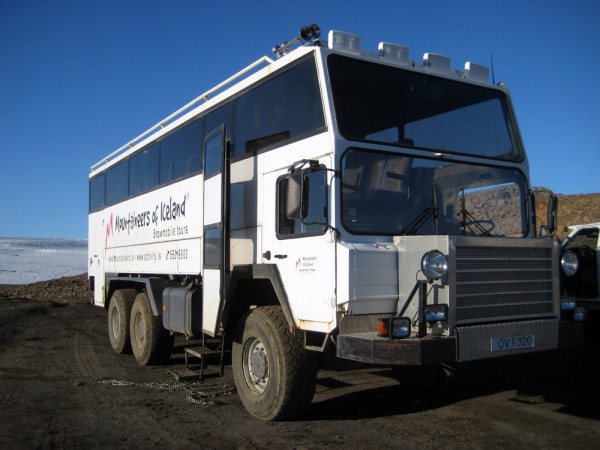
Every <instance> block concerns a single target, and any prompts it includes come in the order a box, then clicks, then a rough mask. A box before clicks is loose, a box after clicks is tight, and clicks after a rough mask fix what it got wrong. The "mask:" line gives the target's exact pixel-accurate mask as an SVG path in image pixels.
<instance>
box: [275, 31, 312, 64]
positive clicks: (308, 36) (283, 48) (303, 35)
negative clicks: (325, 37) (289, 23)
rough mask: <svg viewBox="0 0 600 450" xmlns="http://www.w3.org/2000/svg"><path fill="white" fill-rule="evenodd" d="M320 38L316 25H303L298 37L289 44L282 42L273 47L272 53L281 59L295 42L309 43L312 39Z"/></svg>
mask: <svg viewBox="0 0 600 450" xmlns="http://www.w3.org/2000/svg"><path fill="white" fill-rule="evenodd" d="M319 36H321V29H320V28H319V26H318V25H317V24H316V23H313V24H311V25H305V26H303V27H301V28H300V35H299V36H296V37H295V38H294V39H292V40H291V41H290V42H287V41H286V42H284V43H283V44H281V45H275V46H273V53H274V54H275V56H277V57H278V58H281V57H282V56H283V55H285V54H287V52H288V51H289V50H290V47H291V46H292V45H293V44H294V43H296V42H310V41H312V40H313V39H317V38H318V37H319Z"/></svg>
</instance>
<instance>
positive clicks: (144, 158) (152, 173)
mask: <svg viewBox="0 0 600 450" xmlns="http://www.w3.org/2000/svg"><path fill="white" fill-rule="evenodd" d="M158 149H159V145H158V144H154V145H153V146H151V147H148V148H147V149H145V150H143V151H142V152H140V153H138V154H136V155H134V156H133V157H132V158H131V160H130V162H129V195H136V194H139V193H141V192H144V191H147V190H149V189H152V188H153V187H156V186H157V185H158Z"/></svg>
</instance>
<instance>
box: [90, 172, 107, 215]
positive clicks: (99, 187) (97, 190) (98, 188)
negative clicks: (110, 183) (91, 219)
mask: <svg viewBox="0 0 600 450" xmlns="http://www.w3.org/2000/svg"><path fill="white" fill-rule="evenodd" d="M105 181H106V178H105V174H100V175H98V176H97V177H96V178H94V179H93V180H91V181H90V212H94V211H98V210H100V209H102V208H103V207H104V205H105V202H104V188H105V186H106V182H105Z"/></svg>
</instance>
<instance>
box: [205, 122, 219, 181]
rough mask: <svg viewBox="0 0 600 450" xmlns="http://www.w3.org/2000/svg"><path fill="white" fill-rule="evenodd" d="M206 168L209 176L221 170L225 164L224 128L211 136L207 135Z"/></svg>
mask: <svg viewBox="0 0 600 450" xmlns="http://www.w3.org/2000/svg"><path fill="white" fill-rule="evenodd" d="M204 151H205V153H206V156H205V157H206V163H205V164H206V168H205V177H206V178H208V177H210V176H212V175H214V174H216V173H219V172H221V168H222V165H223V132H222V128H220V129H217V130H215V131H214V132H213V133H211V135H210V136H207V139H206V146H205V149H204Z"/></svg>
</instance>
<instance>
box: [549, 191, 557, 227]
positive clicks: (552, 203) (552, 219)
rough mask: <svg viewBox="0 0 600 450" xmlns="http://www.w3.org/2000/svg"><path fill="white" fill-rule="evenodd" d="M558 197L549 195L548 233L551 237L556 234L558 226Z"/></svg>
mask: <svg viewBox="0 0 600 450" xmlns="http://www.w3.org/2000/svg"><path fill="white" fill-rule="evenodd" d="M557 216H558V197H556V195H554V194H550V200H549V201H548V232H549V233H550V234H551V235H552V234H554V233H556V227H557V226H558V217H557Z"/></svg>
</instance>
